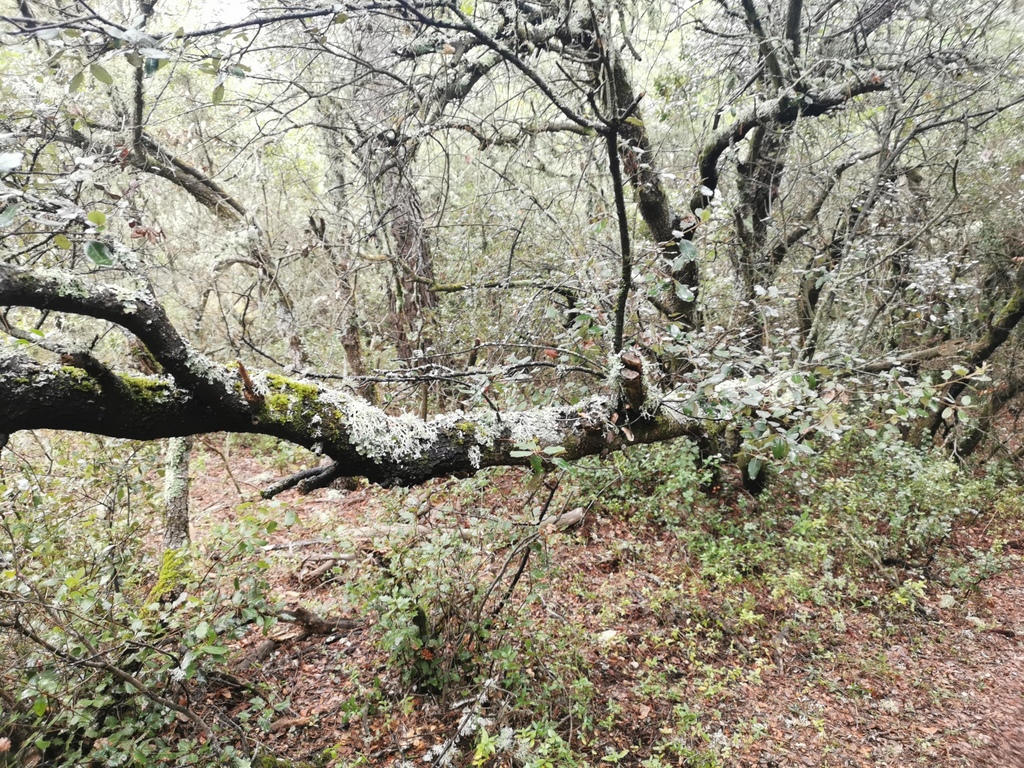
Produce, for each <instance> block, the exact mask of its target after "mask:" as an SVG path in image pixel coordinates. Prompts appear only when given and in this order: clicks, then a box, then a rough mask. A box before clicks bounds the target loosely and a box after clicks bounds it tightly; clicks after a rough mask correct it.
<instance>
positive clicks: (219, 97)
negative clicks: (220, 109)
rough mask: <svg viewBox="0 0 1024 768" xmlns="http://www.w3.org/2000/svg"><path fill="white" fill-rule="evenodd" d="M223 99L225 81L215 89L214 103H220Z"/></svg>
mask: <svg viewBox="0 0 1024 768" xmlns="http://www.w3.org/2000/svg"><path fill="white" fill-rule="evenodd" d="M222 101H224V83H221V84H220V85H218V86H217V87H216V88H214V89H213V103H214V104H220V103H221V102H222Z"/></svg>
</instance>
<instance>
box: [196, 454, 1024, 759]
mask: <svg viewBox="0 0 1024 768" xmlns="http://www.w3.org/2000/svg"><path fill="white" fill-rule="evenodd" d="M230 464H231V467H232V475H233V479H232V478H229V477H227V476H226V473H225V471H224V467H225V464H224V462H223V461H221V458H219V457H218V456H217V455H215V454H214V453H210V452H206V453H205V454H204V457H203V459H201V461H200V462H199V464H198V470H197V471H196V473H195V474H196V479H195V482H194V485H193V491H192V507H193V525H194V537H195V540H196V541H197V543H199V545H200V546H202V545H203V543H204V541H205V540H206V536H207V530H208V528H209V526H211V525H213V524H214V523H224V522H230V521H231V520H232V519H234V517H235V516H237V515H242V514H251V510H249V511H246V512H240V511H238V505H239V501H240V498H243V499H246V500H250V501H251V500H253V499H254V498H256V497H257V495H258V491H259V489H261V488H264V487H266V486H268V485H269V484H270V482H272V481H273V480H274V479H276V478H278V477H280V476H282V475H283V474H287V471H289V470H291V469H292V468H294V467H293V466H291V465H288V464H287V463H286V462H281V461H280V460H279V461H278V462H277V465H276V466H271V465H270V464H269V463H268V460H267V459H260V458H258V456H257V455H256V454H247V453H242V454H240V455H235V456H232V457H231V458H230ZM294 466H298V465H294ZM527 477H528V476H527V474H526V473H524V472H521V471H508V472H505V473H503V474H497V475H494V476H493V477H492V481H493V482H492V488H491V491H492V492H494V493H496V494H497V497H498V498H499V502H497V503H496V504H495V510H494V511H495V514H500V512H501V509H499V507H500V501H501V500H504V503H507V504H512V503H514V502H515V500H516V499H517V498H519V497H517V496H516V493H517V491H516V489H517V488H518V487H519V486H521V485H522V484H523V483H524V482H525V480H526V479H527ZM235 481H237V484H238V487H239V489H240V491H241V497H240V496H239V494H238V493H237V492H236V490H235V488H234V487H233V482H235ZM450 488H451V486H450V485H446V484H444V483H437V484H435V485H432V486H428V487H427V488H425V489H418V490H413V491H405V492H404V493H405V494H409V497H408V498H410V499H412V501H411V502H410V506H411V507H416V506H417V504H420V513H421V514H420V519H419V522H420V523H421V524H422V525H424V526H426V527H427V528H428V529H432V528H434V527H435V526H444V525H449V526H450V525H453V524H455V523H458V522H461V523H462V524H464V525H465V524H467V521H466V520H465V519H464V517H463V516H462V515H461V514H460V513H459V510H458V505H457V504H456V506H455V507H454V518H455V519H454V520H452V519H447V520H446V519H444V515H443V514H441V513H440V512H439V511H438V510H441V508H442V507H443V506H444V505H443V504H442V501H444V500H445V499H446V496H447V494H449V493H450ZM734 493H736V494H739V493H742V492H740V491H735V492H734ZM395 494H396V492H394V491H390V492H385V491H380V490H378V489H375V488H367V487H362V488H360V489H358V490H356V491H352V492H346V491H343V490H327V491H319V492H317V493H315V494H312V495H309V496H300V495H298V494H296V493H294V492H289V493H286V494H283V495H282V496H280V497H278V500H277V503H276V504H275V505H272V509H273V510H274V512H275V513H276V514H280V512H281V510H289V511H291V512H294V513H295V522H294V524H292V525H290V526H281V527H279V528H277V529H276V530H275V531H274V532H273V533H272V534H271V535H270V536H269V537H267V538H268V539H269V543H270V545H271V546H272V547H274V548H273V549H270V550H268V551H266V552H265V554H264V555H263V557H265V558H266V559H267V561H268V562H269V563H270V567H269V570H268V574H269V580H270V586H271V593H272V594H273V595H274V596H275V597H276V598H278V599H281V600H284V601H286V602H288V603H289V604H293V605H302V606H305V607H307V608H309V609H310V610H312V611H315V612H316V613H317V614H319V615H321V616H332V615H344V616H347V617H348V618H352V619H354V620H356V621H357V622H359V624H360V627H359V629H357V630H355V631H340V632H336V633H333V634H328V635H312V636H307V637H302V636H301V634H300V633H299V632H298V630H297V628H296V627H294V626H292V625H283V624H282V625H279V626H278V628H275V630H274V631H275V632H276V633H277V634H276V636H277V638H278V640H279V642H278V644H277V645H276V648H275V650H274V652H273V653H272V654H271V655H270V656H269V658H267V659H266V660H264V661H262V662H261V663H259V664H255V665H253V666H251V667H249V668H248V669H247V670H246V671H245V673H244V674H243V673H241V672H238V673H236V674H237V675H238V676H239V677H243V678H244V679H245V680H247V681H248V682H251V683H252V684H254V685H256V686H258V689H259V690H261V691H264V692H270V693H269V695H268V696H267V698H268V699H274V700H276V701H286V702H287V705H286V706H284V707H282V708H281V711H280V712H278V713H277V715H276V718H275V719H274V720H273V721H272V722H271V723H270V724H269V728H268V729H267V730H266V733H265V735H264V736H263V741H262V743H261V744H258V745H253V744H250V745H249V746H250V748H252V749H263V750H266V751H269V752H272V753H274V754H277V755H280V756H287V757H289V758H290V759H298V758H303V759H312V758H314V757H316V756H320V759H321V760H323V759H324V756H325V755H326V756H328V759H327V761H326V763H327V764H330V765H338V766H349V765H353V766H354V765H369V766H402V765H414V764H415V765H423V766H426V765H437V764H444V763H446V762H447V763H448V764H451V765H483V766H497V765H524V764H526V763H528V762H529V761H530V760H533V761H534V764H537V765H552V766H560V765H569V764H574V763H572V762H571V761H570V758H569V757H566V756H565V755H572V756H574V757H573V758H572V760H576V761H577V762H575V764H578V765H641V764H643V765H646V766H661V765H665V766H668V765H680V766H718V765H721V766H733V765H735V766H801V765H803V766H910V765H929V766H992V767H993V768H995V766H1006V767H1009V768H1012V767H1013V766H1024V698H1022V696H1024V645H1022V639H1024V572H1022V570H1021V568H1020V567H1019V566H1017V565H1011V566H1010V567H1006V568H1004V569H1003V570H1002V571H1001V572H1000V573H998V574H997V575H995V576H993V577H992V578H989V579H987V580H985V581H982V582H981V584H980V585H979V586H978V588H977V589H976V590H974V591H972V592H969V593H967V594H959V595H951V594H949V592H948V591H947V590H945V589H944V588H943V587H942V585H941V584H938V585H936V584H929V585H927V586H926V587H924V588H922V589H921V591H920V593H919V595H918V599H917V601H916V607H915V608H914V609H913V610H911V609H907V610H904V611H902V612H899V611H884V610H880V609H879V607H878V606H879V604H880V603H879V601H877V600H873V599H871V596H870V594H869V593H868V592H864V593H862V594H863V597H862V598H861V606H859V607H858V606H851V605H849V604H847V605H837V606H830V605H828V604H825V605H822V604H818V603H817V602H815V601H813V600H799V599H795V598H794V597H793V596H792V594H790V595H781V596H780V594H779V590H778V589H776V588H773V587H772V586H771V585H768V584H766V583H764V582H763V581H759V580H758V579H757V578H755V576H756V572H755V573H754V574H752V577H751V578H750V579H748V580H746V581H743V582H741V583H738V584H734V585H732V586H727V587H723V586H716V583H715V582H713V581H708V580H707V579H701V578H698V577H699V576H700V570H701V569H702V568H705V567H707V562H706V559H705V560H704V561H701V560H700V559H698V558H696V557H695V556H694V555H693V553H692V552H690V551H689V549H688V547H687V545H686V540H685V539H684V538H681V537H680V536H679V535H677V534H676V532H674V531H673V530H672V529H671V527H666V526H664V525H659V524H656V523H653V522H649V521H643V520H628V519H622V518H617V517H608V516H604V515H600V514H598V513H596V512H593V511H591V510H587V515H586V517H585V519H584V521H583V523H582V525H579V526H577V527H575V528H574V529H573V530H567V531H564V532H560V533H551V534H549V535H546V536H545V537H543V539H542V544H543V549H544V551H543V556H544V560H543V562H544V563H545V569H544V571H543V575H537V574H536V573H534V572H532V571H531V570H527V572H526V575H525V576H524V578H523V583H522V585H521V586H520V587H518V589H519V590H521V591H526V592H533V591H535V592H536V593H537V594H539V597H538V598H537V599H534V600H531V601H521V602H519V603H516V605H515V607H514V610H513V609H510V611H512V612H511V615H508V616H505V617H503V618H504V620H505V623H504V624H503V625H502V627H503V629H502V630H501V632H499V631H498V630H497V629H496V630H495V635H494V636H495V638H497V639H496V640H495V641H494V642H495V643H500V642H502V640H501V639H500V637H508V638H515V635H516V632H517V627H518V626H522V627H528V629H525V630H524V631H526V632H528V633H530V634H531V635H532V636H534V637H535V638H537V643H538V644H540V643H542V642H549V643H551V647H549V648H541V649H539V650H536V651H535V652H534V653H533V654H532V655H530V656H529V659H528V660H527V661H524V662H523V664H524V668H523V669H521V670H520V672H522V674H524V675H526V677H527V678H529V679H530V680H531V681H532V682H533V683H534V686H535V687H534V689H533V690H535V691H537V693H536V700H535V701H525V700H523V698H522V697H521V696H520V697H519V698H518V699H516V697H515V696H514V695H513V694H509V695H502V692H501V689H502V685H503V684H502V683H501V682H499V683H498V684H497V686H496V688H495V689H494V690H492V691H491V692H490V694H489V695H488V696H484V695H479V694H474V693H473V691H479V690H480V689H479V688H475V689H472V690H471V692H470V693H469V694H466V695H465V696H463V697H460V698H458V699H455V698H453V697H451V696H446V697H438V696H435V695H432V694H430V693H426V692H417V691H416V690H415V688H413V687H412V686H410V685H408V684H403V683H402V682H401V680H400V679H399V675H398V673H397V672H396V670H395V669H393V666H389V662H388V655H387V653H386V651H385V649H383V648H382V645H381V643H380V642H378V640H379V637H380V636H379V633H377V631H376V629H375V626H374V622H375V621H376V618H377V617H376V616H375V615H373V614H368V615H364V616H360V615H353V613H352V610H353V609H352V607H351V606H352V605H353V604H352V602H351V601H350V600H349V598H347V597H346V593H345V589H344V585H345V581H346V579H348V578H350V577H351V574H352V573H353V572H354V570H356V569H359V568H360V563H361V562H365V563H366V564H370V563H371V562H377V563H378V564H379V561H380V558H381V557H382V556H384V557H386V556H387V551H388V548H389V547H390V548H393V547H394V544H393V542H394V537H391V538H389V539H388V542H389V543H384V542H382V541H373V542H370V543H369V544H368V545H365V546H363V547H361V548H359V549H358V550H357V551H358V552H359V553H361V554H358V555H357V559H356V560H354V561H351V562H349V563H348V564H347V565H345V564H344V563H340V565H344V567H339V568H338V569H334V570H326V571H324V572H323V573H321V574H319V575H318V576H317V577H315V578H313V579H310V573H312V572H313V571H315V570H317V569H320V570H323V569H322V567H321V566H322V565H323V564H324V563H326V562H327V561H325V560H323V559H316V558H317V557H318V556H319V557H321V558H322V556H323V555H325V554H331V553H336V552H338V551H339V550H338V546H339V543H340V542H343V541H344V539H345V537H346V535H347V534H346V532H347V531H348V532H350V531H352V530H362V529H365V527H366V526H372V525H375V524H381V525H383V524H385V522H386V521H387V520H389V519H390V518H388V517H387V513H386V509H389V508H391V509H393V507H394V499H395V498H401V494H400V493H399V495H398V496H396V495H395ZM428 498H429V500H430V503H431V505H432V508H433V510H434V511H427V512H426V513H425V514H423V505H422V504H421V503H420V502H421V501H422V500H424V499H428ZM385 501H386V502H387V503H385ZM399 503H404V502H399ZM723 503H724V504H725V506H726V507H728V505H729V503H730V502H729V500H728V498H726V499H725V501H724V502H723ZM389 504H390V505H391V506H390V507H389ZM452 509H453V508H451V507H449V508H448V509H447V515H448V516H449V517H452ZM735 514H736V515H740V514H742V512H741V511H740V510H739V509H738V508H737V510H736V511H735ZM382 521H385V522H382ZM1017 533H1018V535H1016V536H1015V535H1013V534H1014V531H1013V530H1012V528H1011V529H1010V530H1007V529H1006V528H1005V527H1003V528H1001V529H1000V530H999V531H997V530H995V524H994V523H993V522H992V521H991V520H989V521H988V522H984V521H979V522H978V523H977V524H976V525H974V526H973V527H971V528H969V529H967V530H965V531H962V532H960V533H959V534H958V535H959V536H960V537H961V541H960V544H961V545H962V546H967V547H975V548H979V549H984V548H986V547H988V546H989V545H990V544H991V542H992V540H993V538H994V537H996V536H1002V537H1003V541H1004V542H1005V545H1004V550H1005V551H1006V552H1008V553H1011V555H1013V554H1014V553H1015V552H1018V551H1020V550H1024V533H1020V532H1017ZM381 538H382V539H384V538H387V537H385V536H382V537H381ZM296 542H297V543H299V546H298V547H292V548H289V547H286V546H284V545H288V544H295V543H296ZM382 553H384V554H383V555H382ZM359 558H365V559H364V560H360V559H359ZM1009 562H1010V563H1018V562H1019V559H1018V558H1016V557H1011V558H1010V561H1009ZM537 579H540V580H543V581H544V582H545V584H544V585H543V587H544V588H543V589H541V586H542V585H540V584H538V583H536V581H535V580H537ZM878 583H880V584H883V585H884V582H878ZM880 590H882V591H884V588H880ZM819 602H820V601H819ZM502 633H504V634H502ZM499 636H500V637H499ZM515 640H516V642H519V643H521V642H522V640H523V639H522V638H521V637H520V638H515ZM264 641H265V638H264V637H263V636H262V635H261V634H259V633H258V632H255V631H254V632H252V633H251V634H250V635H249V636H247V637H246V638H244V639H243V640H242V642H241V644H240V646H239V647H238V648H236V649H235V651H236V653H237V658H244V657H245V656H246V654H249V653H252V652H253V650H254V649H255V648H256V647H257V646H259V645H260V644H261V643H263V642H264ZM513 645H514V643H513ZM517 647H520V646H517ZM483 677H487V670H485V671H483V672H482V673H481V675H480V678H483ZM480 678H478V679H480ZM207 694H208V695H207V699H206V701H204V702H202V703H201V704H200V705H199V708H200V709H203V708H206V709H210V708H219V709H221V710H223V711H226V712H228V713H232V712H237V711H239V710H241V709H242V708H244V702H243V701H242V698H244V696H243V697H240V694H239V693H238V691H237V689H232V688H228V687H225V688H222V689H218V688H217V686H212V687H211V688H210V689H209V690H208V691H207ZM533 707H535V708H536V710H538V711H540V710H543V711H544V712H546V713H549V715H550V713H552V712H558V713H560V717H559V719H557V721H556V722H555V727H556V728H557V731H558V734H559V736H558V739H560V740H561V741H560V742H559V743H561V744H563V745H565V746H566V747H567V749H568V751H566V752H565V753H564V755H563V757H561V758H559V757H557V756H556V755H555V754H554V752H552V751H551V750H552V744H553V743H554V742H552V741H551V740H550V739H548V740H547V741H545V740H544V738H542V736H543V734H540V733H539V732H537V733H535V734H534V738H533V740H532V741H531V739H530V737H529V736H526V737H524V736H523V733H524V731H523V730H522V729H523V728H524V726H528V725H529V723H530V722H531V716H534V717H535V716H536V712H532V713H531V708H533ZM468 722H475V723H476V724H477V730H476V732H475V733H474V732H473V728H472V727H470V728H467V727H466V724H467V723H468ZM503 726H508V727H509V728H511V729H513V731H514V732H515V733H516V734H517V738H516V739H513V740H512V742H511V743H510V742H509V740H508V739H507V738H506V739H505V742H504V743H503V742H501V740H500V739H499V740H498V744H497V746H494V747H491V748H486V749H484V748H481V747H480V744H481V742H482V741H483V742H484V747H487V742H486V739H484V738H483V736H482V734H483V733H485V732H486V731H488V730H490V731H491V733H490V737H492V738H493V737H494V736H495V734H496V733H497V732H498V731H499V730H500V729H501V727H503ZM460 728H461V729H462V732H463V733H464V734H465V735H464V737H462V738H460V737H459V732H460ZM514 729H519V730H514ZM508 733H510V731H506V735H507V734H508ZM531 746H532V747H533V751H532V752H531V751H530V749H529V748H530V747H531ZM545 750H548V755H549V758H548V762H546V763H545V762H544V761H543V760H542V759H541V758H540V757H538V756H541V757H542V756H543V755H544V754H545ZM442 751H445V754H444V755H443V756H439V753H440V752H442ZM474 755H475V757H476V762H473V758H474ZM524 755H527V756H525V757H524ZM645 761H646V762H645Z"/></svg>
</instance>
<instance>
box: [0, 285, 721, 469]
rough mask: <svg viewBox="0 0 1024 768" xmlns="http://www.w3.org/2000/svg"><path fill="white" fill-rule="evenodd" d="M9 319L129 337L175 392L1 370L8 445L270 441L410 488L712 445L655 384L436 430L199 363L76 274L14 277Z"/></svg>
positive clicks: (7, 301) (120, 293)
mask: <svg viewBox="0 0 1024 768" xmlns="http://www.w3.org/2000/svg"><path fill="white" fill-rule="evenodd" d="M2 305H11V306H24V307H34V308H39V309H49V310H53V311H60V312H71V313H75V314H80V315H85V316H88V317H94V318H98V319H102V320H107V321H109V322H113V323H117V324H118V325H121V326H123V327H124V328H126V329H128V330H130V331H131V332H132V333H134V334H135V335H136V336H138V337H139V339H140V340H141V341H142V342H143V343H144V344H146V346H147V347H148V348H149V350H150V351H151V352H152V353H153V356H154V357H155V358H156V359H157V360H158V361H159V362H160V363H161V364H162V365H163V366H164V368H165V369H166V370H167V371H168V373H169V374H170V376H171V378H156V377H140V376H130V375H127V374H115V373H109V374H107V375H104V376H99V375H96V374H95V373H94V372H90V371H88V370H85V369H82V368H79V367H77V366H75V365H73V364H72V365H66V366H52V365H49V366H48V365H42V364H40V363H37V362H34V361H32V360H30V359H28V358H24V357H13V358H7V359H0V401H2V402H4V403H7V404H8V405H7V407H5V408H4V409H3V411H2V412H0V434H11V433H13V432H17V431H19V430H25V429H41V428H49V429H65V430H77V431H83V432H90V433H94V434H101V435H109V436H112V437H122V438H135V439H142V440H151V439H155V438H162V437H176V436H182V435H189V434H198V433H205V432H213V431H229V432H249V433H260V434H266V435H272V436H274V437H278V438H281V439H284V440H288V441H290V442H293V443H296V444H298V445H302V446H305V447H306V448H309V449H311V450H313V451H316V452H319V453H324V454H326V455H327V456H330V457H331V458H332V459H334V461H335V462H337V464H338V469H337V474H338V476H347V477H366V478H367V479H369V480H370V481H372V482H376V483H380V484H383V485H406V484H413V483H419V482H423V481H424V480H427V479H429V478H432V477H442V476H447V475H452V474H462V473H473V472H475V471H477V470H479V469H481V468H483V467H489V466H510V465H529V464H530V463H531V461H532V460H534V457H535V456H537V457H541V458H545V457H547V456H549V455H550V453H551V452H550V451H549V452H547V453H545V452H544V449H545V448H554V447H560V448H561V449H562V452H561V454H560V455H561V456H562V457H563V458H565V459H567V460H574V459H578V458H581V457H583V456H587V455H592V454H597V453H603V452H605V451H609V450H617V449H620V448H622V447H624V446H625V445H627V444H629V443H634V442H635V443H645V442H656V441H663V440H669V439H672V438H676V437H681V436H684V435H689V436H692V437H699V436H701V435H702V434H704V433H705V432H706V426H705V425H704V424H703V422H701V421H700V420H698V419H695V418H691V417H683V416H679V415H677V413H681V412H682V409H681V408H679V409H677V408H674V407H673V401H672V400H671V399H665V400H660V399H659V396H658V394H657V392H656V388H655V387H654V386H653V384H652V383H648V384H647V386H646V387H645V389H644V390H643V391H645V392H646V393H647V395H646V398H645V401H644V402H643V403H640V402H634V401H635V400H636V398H635V397H630V395H629V393H630V392H633V391H634V390H636V387H635V386H632V387H628V388H627V387H623V388H622V390H621V393H615V394H612V395H596V396H594V397H591V398H589V399H588V400H585V401H583V402H581V403H578V404H576V405H572V406H568V405H566V406H553V407H549V408H536V409H532V410H528V411H522V412H513V413H496V412H495V411H491V410H486V411H474V412H469V413H464V412H462V411H455V412H452V413H447V414H443V415H441V416H439V417H438V418H435V419H434V420H432V421H429V422H427V421H423V420H421V419H419V418H417V417H415V416H412V415H409V414H405V415H400V416H393V415H389V414H387V413H385V412H384V411H383V410H381V409H380V408H376V407H374V406H371V405H369V404H367V403H366V402H365V401H364V400H362V399H361V398H359V397H357V396H355V395H352V394H349V393H348V392H346V391H343V390H340V389H335V388H330V387H327V386H325V385H323V384H320V383H314V382H310V381H301V380H295V379H290V378H287V377H284V376H279V375H276V374H271V373H263V372H255V371H254V372H251V373H250V372H248V371H246V370H245V369H244V367H242V366H241V365H240V364H239V365H238V369H237V374H236V372H234V371H232V370H231V369H229V368H228V367H226V366H223V365H219V364H217V363H214V362H211V361H210V360H208V359H207V358H205V357H204V356H202V355H200V354H199V353H197V352H195V351H194V350H192V349H191V348H190V347H189V345H188V344H187V343H186V342H185V341H184V339H182V338H181V336H180V335H179V334H178V333H177V331H176V330H175V329H174V328H173V326H172V325H171V324H170V321H169V320H168V318H167V316H166V314H165V313H164V311H163V309H162V307H160V305H159V304H158V303H157V302H156V300H155V299H154V298H153V297H152V295H151V294H149V293H148V292H143V291H131V290H127V289H122V288H117V287H111V286H92V285H89V284H87V283H86V282H85V281H83V280H80V279H77V278H74V277H72V276H70V275H65V274H62V273H54V272H33V271H31V270H27V269H24V268H20V267H13V266H5V265H0V306H2ZM71 362H72V363H73V362H74V361H71ZM642 367H643V366H642V365H641V368H642ZM635 368H636V366H633V367H630V366H629V365H626V366H624V367H622V369H621V372H629V373H630V374H636V373H637V371H636V370H635ZM619 378H620V380H621V379H622V376H621V375H620V377H619ZM632 378H635V376H633V377H632ZM677 405H681V404H679V403H677ZM616 425H619V426H616Z"/></svg>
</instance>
